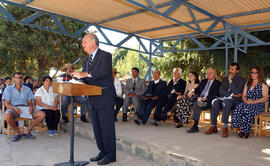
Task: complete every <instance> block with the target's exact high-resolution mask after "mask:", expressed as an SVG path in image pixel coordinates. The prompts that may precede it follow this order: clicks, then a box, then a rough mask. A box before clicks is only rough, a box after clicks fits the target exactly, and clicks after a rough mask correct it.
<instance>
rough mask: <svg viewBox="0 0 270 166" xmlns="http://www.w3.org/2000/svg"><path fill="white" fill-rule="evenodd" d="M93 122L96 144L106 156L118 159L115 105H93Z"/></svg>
mask: <svg viewBox="0 0 270 166" xmlns="http://www.w3.org/2000/svg"><path fill="white" fill-rule="evenodd" d="M91 110H92V124H93V130H94V135H95V139H96V144H97V147H98V149H99V150H100V154H101V155H102V156H103V157H104V158H108V159H116V142H115V141H116V139H115V124H114V111H113V106H111V107H105V108H95V107H94V106H93V105H92V108H91Z"/></svg>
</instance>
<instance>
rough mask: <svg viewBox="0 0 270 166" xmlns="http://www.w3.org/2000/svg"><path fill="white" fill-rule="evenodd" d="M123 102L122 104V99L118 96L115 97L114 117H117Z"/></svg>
mask: <svg viewBox="0 0 270 166" xmlns="http://www.w3.org/2000/svg"><path fill="white" fill-rule="evenodd" d="M123 102H124V99H123V98H122V97H119V96H116V97H115V103H114V107H115V109H114V113H115V116H117V114H118V112H119V111H120V108H121V107H122V105H123Z"/></svg>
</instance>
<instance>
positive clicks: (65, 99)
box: [62, 96, 92, 119]
mask: <svg viewBox="0 0 270 166" xmlns="http://www.w3.org/2000/svg"><path fill="white" fill-rule="evenodd" d="M74 103H79V104H81V105H82V107H81V115H85V114H86V113H87V112H88V118H89V119H91V117H92V114H91V113H90V106H89V104H88V97H83V96H74ZM69 104H71V97H70V96H63V98H62V114H63V115H66V114H67V112H68V105H69ZM87 110H88V111H87Z"/></svg>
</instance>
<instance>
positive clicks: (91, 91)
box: [52, 82, 102, 166]
mask: <svg viewBox="0 0 270 166" xmlns="http://www.w3.org/2000/svg"><path fill="white" fill-rule="evenodd" d="M52 86H53V93H57V94H61V95H66V96H71V124H70V126H71V127H70V159H69V161H68V162H64V163H57V164H54V166H83V165H87V164H88V163H89V162H88V161H77V162H74V104H73V101H74V100H73V96H98V95H101V94H102V88H101V87H98V86H93V85H87V84H74V83H68V82H63V83H59V82H54V83H53V84H52Z"/></svg>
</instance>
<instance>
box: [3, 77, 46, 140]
mask: <svg viewBox="0 0 270 166" xmlns="http://www.w3.org/2000/svg"><path fill="white" fill-rule="evenodd" d="M13 79H14V84H12V85H10V86H8V87H7V88H6V89H5V92H4V95H3V99H4V100H5V105H6V107H7V109H6V112H5V119H6V121H7V124H8V125H9V126H10V127H11V128H12V129H13V130H14V131H15V132H16V133H17V134H16V135H14V136H13V137H12V139H11V141H13V142H15V141H18V140H20V139H21V137H22V133H21V132H20V130H19V129H18V127H17V126H16V123H15V119H16V118H18V117H20V114H21V113H22V110H21V109H20V108H19V106H28V108H29V113H30V114H31V115H32V117H33V121H32V123H31V124H30V126H29V127H28V128H27V130H26V131H25V132H24V134H23V135H24V137H25V138H29V139H34V138H35V137H34V136H33V135H32V134H31V130H32V129H33V128H34V127H35V126H36V125H38V124H39V123H40V122H41V121H42V120H43V119H44V118H45V113H44V112H41V111H38V110H34V109H33V104H32V100H33V99H34V95H33V93H32V90H31V89H30V88H29V87H27V86H25V85H23V84H22V73H20V72H16V73H14V74H13Z"/></svg>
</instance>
